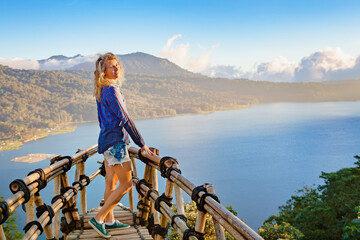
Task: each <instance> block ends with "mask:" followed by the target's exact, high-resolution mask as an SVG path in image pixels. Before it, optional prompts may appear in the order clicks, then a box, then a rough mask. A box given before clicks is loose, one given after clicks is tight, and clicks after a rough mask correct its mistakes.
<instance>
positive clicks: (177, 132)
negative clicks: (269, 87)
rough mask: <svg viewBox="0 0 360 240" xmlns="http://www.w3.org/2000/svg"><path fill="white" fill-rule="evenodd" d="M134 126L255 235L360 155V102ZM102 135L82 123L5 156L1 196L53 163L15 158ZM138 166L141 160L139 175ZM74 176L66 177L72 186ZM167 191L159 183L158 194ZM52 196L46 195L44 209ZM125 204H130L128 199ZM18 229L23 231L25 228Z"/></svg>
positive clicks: (85, 143) (95, 185) (94, 188)
mask: <svg viewBox="0 0 360 240" xmlns="http://www.w3.org/2000/svg"><path fill="white" fill-rule="evenodd" d="M136 125H137V127H138V129H139V131H140V133H141V134H142V135H143V137H144V139H145V142H146V143H147V145H149V146H154V147H156V148H158V149H160V155H161V156H172V157H174V158H176V159H178V161H179V164H180V168H181V170H182V173H183V175H184V176H185V177H187V178H188V179H189V180H190V181H192V182H193V183H194V184H196V185H200V184H203V183H205V182H208V183H212V184H213V185H214V186H215V190H216V192H217V195H218V196H219V198H220V200H221V203H222V204H223V205H224V206H228V205H232V206H233V208H234V209H235V210H236V211H237V212H238V217H239V218H241V219H243V220H244V221H245V222H246V223H247V224H248V225H249V226H250V227H252V228H254V229H255V230H257V228H258V227H260V226H261V224H262V222H263V221H264V220H265V219H266V218H267V217H269V216H270V215H272V214H276V213H277V212H278V207H279V206H280V205H283V204H285V202H286V200H288V199H289V198H290V196H291V195H292V194H294V193H295V192H296V190H298V189H300V188H302V187H303V186H311V185H313V184H321V183H322V180H321V179H319V175H320V174H321V172H322V171H324V172H333V171H336V170H339V169H341V168H344V167H351V166H353V162H354V159H353V156H354V155H357V154H359V151H360V149H359V146H360V139H359V136H360V102H328V103H306V104H304V103H275V104H267V105H258V106H254V107H251V108H249V109H243V110H239V111H225V112H215V113H211V114H198V115H183V116H176V117H170V118H159V119H149V120H140V121H136ZM98 132H99V128H98V123H89V124H81V125H79V126H78V128H77V129H76V130H75V131H74V132H71V133H66V134H61V135H55V136H49V137H47V138H45V139H41V140H38V141H35V142H30V143H27V144H25V145H23V146H22V147H21V148H20V149H19V150H14V151H3V152H0V162H1V168H0V181H1V182H2V183H3V184H2V185H0V195H1V196H4V197H5V198H8V197H9V196H10V195H11V193H10V190H9V189H8V184H9V183H10V182H11V181H12V180H14V179H16V178H23V177H25V176H26V175H27V173H28V172H29V171H30V170H33V169H36V168H39V167H41V168H44V167H46V166H47V165H48V161H44V162H39V163H33V164H27V163H14V162H10V159H12V158H15V157H19V156H23V155H26V154H29V153H50V154H61V155H73V154H74V153H75V151H76V150H77V149H78V148H81V149H84V148H86V147H89V146H92V145H94V144H96V143H97V136H98ZM98 160H102V157H101V156H99V155H95V156H94V157H91V158H90V159H89V160H87V162H86V173H87V174H91V173H92V172H93V171H95V170H96V169H97V168H98V167H99V164H98V163H96V161H98ZM140 166H142V163H141V162H138V167H139V175H140V176H142V175H143V172H142V170H143V167H140ZM73 172H74V170H71V171H70V172H69V177H70V182H72V181H73ZM159 176H160V175H159ZM103 184H104V181H103V178H102V177H98V178H97V179H96V180H94V182H92V183H91V185H90V186H89V188H88V191H87V193H88V194H91V198H89V199H88V200H89V202H88V208H89V209H90V208H91V207H95V206H96V205H97V204H98V203H99V201H100V199H101V198H102V194H103V189H104V188H103ZM49 187H50V189H51V184H50V185H49ZM164 189H165V187H164V181H160V183H159V192H160V193H162V192H163V191H164ZM51 192H52V189H51V191H50V190H49V191H46V192H41V193H42V195H43V197H44V202H45V203H47V204H49V203H50V201H51ZM184 196H185V194H184ZM185 200H186V201H189V198H188V197H186V198H185ZM122 203H123V204H125V205H128V202H127V198H126V199H124V200H123V201H122ZM18 211H22V210H21V209H20V208H18ZM21 219H23V217H21ZM19 225H20V226H19V229H20V227H22V226H23V225H24V224H22V223H21V224H19Z"/></svg>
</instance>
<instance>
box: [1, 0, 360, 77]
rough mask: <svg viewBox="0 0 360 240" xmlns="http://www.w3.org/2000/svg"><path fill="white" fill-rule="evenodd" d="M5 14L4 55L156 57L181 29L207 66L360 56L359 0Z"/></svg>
mask: <svg viewBox="0 0 360 240" xmlns="http://www.w3.org/2000/svg"><path fill="white" fill-rule="evenodd" d="M0 11H1V13H0V29H1V30H2V31H1V32H2V34H1V37H0V46H1V48H0V58H5V59H6V58H22V59H37V60H38V59H44V58H48V57H50V56H52V55H57V54H63V55H66V56H74V55H76V54H78V53H80V54H82V55H90V54H96V53H99V52H105V51H112V52H115V53H118V54H125V53H131V52H137V51H142V52H146V53H149V54H152V55H156V56H158V55H159V53H160V52H161V51H162V49H163V47H164V46H165V45H166V43H167V41H168V39H170V38H171V37H173V36H175V35H177V34H181V37H180V36H179V37H177V38H176V39H175V40H174V41H173V43H172V48H173V50H174V51H175V52H176V49H174V48H176V46H179V47H181V45H185V46H186V51H187V52H186V54H187V57H188V58H189V57H191V58H192V61H195V60H196V58H198V57H199V56H201V55H206V54H207V53H208V54H207V56H208V58H207V59H206V61H207V63H208V65H212V66H213V65H231V66H236V67H238V68H241V69H242V70H243V71H249V70H251V69H253V68H256V67H257V66H258V65H259V64H261V63H264V62H270V61H272V60H273V59H275V58H277V57H279V56H282V57H284V58H286V59H287V60H288V61H289V62H299V61H300V60H301V59H302V58H303V57H306V56H309V55H311V54H313V53H315V52H317V51H323V50H324V49H326V48H332V49H335V48H340V49H341V51H342V52H344V53H346V54H349V55H351V56H353V57H354V58H357V57H358V56H359V55H360V31H359V26H360V14H359V12H360V1H352V0H338V1H331V0H326V1H323V0H312V1H307V0H292V1H291V0H278V1H271V0H268V1H256V0H254V1H251V0H244V1H240V0H239V1H233V0H224V1H212V0H207V1H195V0H193V1H188V0H181V1H178V0H169V1H150V0H148V1H137V0H132V1H131V0H129V1H121V0H119V1H111V0H108V1H100V0H99V1H90V0H88V1H86V0H78V1H76V0H73V1H66V0H63V1H60V0H59V1H54V0H52V1H49V0H47V1H39V0H32V1H21V0H20V1H5V0H0ZM173 53H174V52H173ZM174 54H176V53H174ZM162 56H164V57H167V56H168V55H166V54H165V55H164V54H163V55H162ZM169 58H170V55H169ZM178 64H179V65H181V64H180V63H178ZM184 64H185V63H183V65H184ZM185 67H186V66H185ZM187 68H190V67H189V66H188V67H187Z"/></svg>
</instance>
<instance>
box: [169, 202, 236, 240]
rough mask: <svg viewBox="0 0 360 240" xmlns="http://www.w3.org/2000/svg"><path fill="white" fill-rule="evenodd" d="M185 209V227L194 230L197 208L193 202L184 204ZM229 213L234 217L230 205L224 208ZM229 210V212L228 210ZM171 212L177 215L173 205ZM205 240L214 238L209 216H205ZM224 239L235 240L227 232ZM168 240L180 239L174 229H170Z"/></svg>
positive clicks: (212, 224) (213, 239)
mask: <svg viewBox="0 0 360 240" xmlns="http://www.w3.org/2000/svg"><path fill="white" fill-rule="evenodd" d="M184 208H185V216H186V219H187V226H188V227H189V228H195V224H196V216H197V212H198V210H197V207H196V203H195V202H189V203H187V204H185V206H184ZM226 208H227V209H228V210H229V211H231V212H232V213H233V214H234V215H236V214H235V213H236V211H235V210H234V209H233V207H232V206H231V205H230V206H228V207H226ZM230 209H231V210H230ZM172 210H173V211H174V212H175V213H177V210H176V205H175V204H174V205H173V206H172ZM204 238H205V240H215V239H216V236H215V228H214V223H213V221H212V218H211V216H210V215H209V214H206V222H205V236H204ZM225 238H226V240H234V239H235V238H233V237H232V236H231V235H230V234H229V233H228V232H227V231H225ZM167 239H168V240H177V239H180V235H179V234H178V233H177V231H176V229H174V228H171V231H170V234H169V235H168V237H167Z"/></svg>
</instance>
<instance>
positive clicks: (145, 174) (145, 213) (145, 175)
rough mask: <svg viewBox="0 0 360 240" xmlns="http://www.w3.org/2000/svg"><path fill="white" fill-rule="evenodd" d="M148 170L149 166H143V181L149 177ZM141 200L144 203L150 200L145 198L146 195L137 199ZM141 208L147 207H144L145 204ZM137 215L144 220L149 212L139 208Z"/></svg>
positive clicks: (149, 169)
mask: <svg viewBox="0 0 360 240" xmlns="http://www.w3.org/2000/svg"><path fill="white" fill-rule="evenodd" d="M150 172H151V167H150V166H149V165H146V166H145V171H144V179H145V181H147V182H149V179H150ZM140 199H141V200H142V201H143V203H145V204H149V203H150V201H149V200H148V199H146V197H145V196H144V197H140V198H139V200H140ZM142 208H143V209H147V208H148V207H145V206H142ZM149 210H150V209H149ZM137 216H138V217H140V218H142V219H143V220H144V221H147V218H148V216H149V212H146V211H144V212H143V211H141V210H139V211H138V215H137Z"/></svg>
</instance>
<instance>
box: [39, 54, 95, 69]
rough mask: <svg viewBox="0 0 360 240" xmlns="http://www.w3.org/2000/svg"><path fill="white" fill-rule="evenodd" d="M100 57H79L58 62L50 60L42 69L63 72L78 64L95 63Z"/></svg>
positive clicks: (42, 65) (45, 62) (46, 61)
mask: <svg viewBox="0 0 360 240" xmlns="http://www.w3.org/2000/svg"><path fill="white" fill-rule="evenodd" d="M97 58H98V56H97V55H96V54H95V55H88V56H77V57H74V58H69V59H64V60H57V59H49V60H45V61H44V63H43V64H41V66H40V68H41V69H43V70H63V69H68V68H71V67H73V66H75V65H77V64H80V63H84V62H95V60H96V59H97Z"/></svg>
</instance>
